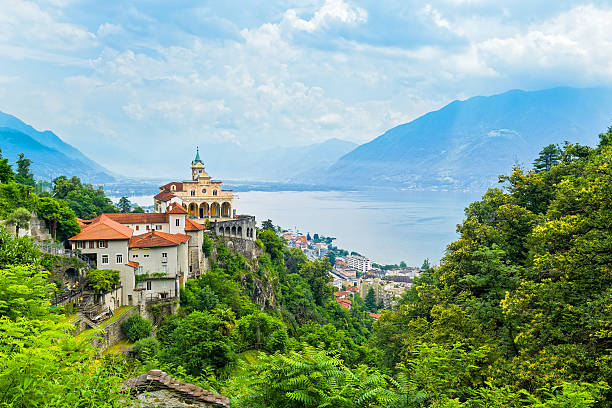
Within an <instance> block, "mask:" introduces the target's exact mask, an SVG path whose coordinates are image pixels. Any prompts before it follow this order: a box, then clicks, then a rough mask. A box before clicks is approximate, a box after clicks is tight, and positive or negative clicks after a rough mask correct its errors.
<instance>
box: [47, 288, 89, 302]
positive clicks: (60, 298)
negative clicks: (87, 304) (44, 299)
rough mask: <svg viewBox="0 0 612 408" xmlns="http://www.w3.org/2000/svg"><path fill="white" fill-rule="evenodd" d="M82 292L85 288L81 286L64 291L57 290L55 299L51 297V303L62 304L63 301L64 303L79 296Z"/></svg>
mask: <svg viewBox="0 0 612 408" xmlns="http://www.w3.org/2000/svg"><path fill="white" fill-rule="evenodd" d="M81 293H83V290H82V289H81V288H79V289H69V290H66V291H64V292H62V293H57V291H56V292H55V295H54V296H53V299H51V304H52V305H60V304H62V303H64V302H65V301H67V300H69V299H72V298H73V297H79V296H81Z"/></svg>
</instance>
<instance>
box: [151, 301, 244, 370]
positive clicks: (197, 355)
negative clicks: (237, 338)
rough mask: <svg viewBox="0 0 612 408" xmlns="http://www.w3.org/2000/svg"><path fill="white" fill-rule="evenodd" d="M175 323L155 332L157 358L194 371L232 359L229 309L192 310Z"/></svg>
mask: <svg viewBox="0 0 612 408" xmlns="http://www.w3.org/2000/svg"><path fill="white" fill-rule="evenodd" d="M175 323H176V325H175V327H174V328H173V329H172V330H167V331H164V332H158V338H159V340H160V342H161V344H162V345H163V347H162V350H161V352H160V356H159V358H160V361H161V362H163V363H166V364H171V365H174V366H181V367H183V368H184V369H185V370H186V372H187V373H188V374H190V375H198V374H200V373H202V372H203V371H204V370H205V369H206V368H207V367H209V366H211V367H213V368H216V369H219V368H223V367H225V365H226V364H228V363H229V362H231V361H232V360H233V359H234V354H235V352H234V350H235V345H234V343H233V341H232V340H231V337H230V335H231V334H232V332H233V330H234V328H235V326H236V322H235V319H234V314H233V313H231V311H227V310H223V309H216V310H215V311H214V312H213V313H212V314H211V313H202V312H197V311H196V312H193V313H191V314H189V315H188V316H186V317H185V318H183V319H179V320H177V321H176V322H175Z"/></svg>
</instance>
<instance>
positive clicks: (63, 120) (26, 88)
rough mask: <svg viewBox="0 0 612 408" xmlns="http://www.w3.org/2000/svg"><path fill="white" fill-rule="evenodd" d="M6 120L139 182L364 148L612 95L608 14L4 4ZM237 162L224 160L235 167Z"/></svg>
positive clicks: (281, 5)
mask: <svg viewBox="0 0 612 408" xmlns="http://www.w3.org/2000/svg"><path fill="white" fill-rule="evenodd" d="M0 10H2V12H1V13H0V110H2V111H4V112H7V113H11V114H14V115H16V116H18V117H19V118H21V119H22V120H24V121H26V122H27V123H30V124H32V125H33V126H35V127H36V128H38V129H51V130H53V131H54V132H56V133H57V134H58V135H59V136H60V137H62V138H63V139H64V140H66V141H68V142H69V143H72V144H73V145H75V146H76V147H78V148H80V149H81V150H82V151H83V152H85V153H86V154H88V155H89V156H90V157H92V158H93V159H95V160H97V161H99V162H100V163H101V164H102V165H105V166H107V167H109V168H112V169H114V170H116V171H119V172H123V173H125V174H131V175H134V176H143V175H152V172H155V175H159V176H162V177H163V176H164V174H165V173H168V174H172V175H175V174H179V173H184V172H185V169H183V168H179V169H177V168H176V167H177V163H180V160H183V158H184V157H188V158H191V155H192V153H191V152H192V151H193V147H194V146H195V145H196V144H198V145H200V146H201V147H202V150H203V152H204V154H203V156H204V158H205V157H206V155H212V154H215V151H216V150H215V149H216V148H215V146H217V145H218V144H224V145H227V144H239V145H241V146H242V147H244V148H245V149H250V150H253V149H265V148H269V147H274V146H279V145H282V146H290V145H302V144H309V143H314V142H320V141H323V140H326V139H329V138H333V137H336V138H341V139H346V140H351V141H354V142H357V143H362V142H365V141H368V140H371V139H373V138H374V137H376V136H378V135H379V134H381V133H382V132H384V131H385V130H386V129H389V128H391V127H393V126H395V125H398V124H401V123H405V122H407V121H409V120H411V119H414V118H416V117H418V116H419V115H421V114H423V113H425V112H428V111H430V110H432V109H438V108H440V107H442V106H444V105H445V104H447V103H449V102H450V101H452V100H454V99H463V98H467V97H470V96H474V95H488V94H493V93H499V92H503V91H506V90H508V89H514V88H520V89H528V90H529V89H541V88H548V87H552V86H560V85H564V86H596V85H610V82H612V25H610V24H609V22H610V21H612V5H610V2H597V1H594V2H588V3H581V2H576V1H564V0H557V1H533V0H531V1H513V2H510V1H503V2H500V1H485V0H440V1H429V2H428V1H410V0H398V1H391V0H387V1H380V0H379V1H352V0H321V1H306V0H293V1H283V2H281V1H274V0H267V1H263V0H255V1H232V0H228V1H181V0H175V1H167V0H166V1H134V0H123V1H110V0H109V1H99V0H41V1H38V2H29V1H21V0H0ZM230 159H231V158H228V160H230Z"/></svg>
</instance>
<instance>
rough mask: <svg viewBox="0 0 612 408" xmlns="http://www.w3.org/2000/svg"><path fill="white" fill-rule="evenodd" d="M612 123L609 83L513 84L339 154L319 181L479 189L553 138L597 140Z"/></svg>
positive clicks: (583, 141) (528, 161) (355, 185)
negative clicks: (582, 86)
mask: <svg viewBox="0 0 612 408" xmlns="http://www.w3.org/2000/svg"><path fill="white" fill-rule="evenodd" d="M610 125H612V89H610V88H585V89H576V88H553V89H547V90H541V91H530V92H527V91H520V90H513V91H508V92H505V93H502V94H498V95H493V96H488V97H484V96H477V97H473V98H470V99H467V100H464V101H454V102H452V103H450V104H448V105H446V106H445V107H443V108H442V109H440V110H437V111H433V112H430V113H427V114H425V115H423V116H421V117H419V118H417V119H415V120H413V121H412V122H409V123H406V124H403V125H400V126H397V127H394V128H393V129H390V130H388V131H387V132H385V133H384V134H382V135H381V136H379V137H377V138H376V139H374V140H372V141H371V142H369V143H365V144H363V145H361V146H359V147H357V148H356V149H354V150H352V151H351V152H349V153H348V154H346V155H344V156H343V157H341V158H340V159H339V160H338V161H337V162H336V163H334V164H333V165H332V166H330V167H329V168H328V169H326V170H325V171H324V172H322V173H321V174H320V179H319V180H318V181H317V184H325V185H329V186H338V187H350V188H360V187H394V188H406V189H482V188H486V187H489V186H492V185H494V184H495V182H496V180H497V177H498V175H499V174H508V173H509V172H510V171H511V170H512V166H513V165H515V164H517V165H522V166H523V167H530V165H531V163H532V162H533V160H534V159H535V157H536V156H537V154H538V152H539V151H541V149H542V148H543V147H544V146H546V145H549V144H551V143H558V144H563V142H564V141H569V142H571V143H574V142H579V143H581V144H588V145H595V144H596V143H597V140H598V134H599V133H601V132H603V131H605V130H606V129H607V128H608V127H609V126H610Z"/></svg>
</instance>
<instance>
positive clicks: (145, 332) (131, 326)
mask: <svg viewBox="0 0 612 408" xmlns="http://www.w3.org/2000/svg"><path fill="white" fill-rule="evenodd" d="M151 330H153V326H152V324H151V321H150V320H149V319H145V318H144V317H142V316H141V315H139V314H135V315H132V316H130V317H128V319H127V320H126V321H124V322H123V323H122V324H121V331H122V332H123V334H124V335H125V337H127V338H128V339H129V340H130V341H131V342H135V341H138V340H142V339H146V338H147V337H149V336H150V335H151Z"/></svg>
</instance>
